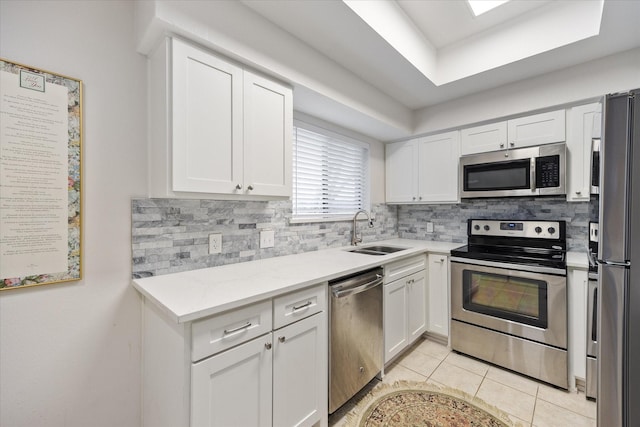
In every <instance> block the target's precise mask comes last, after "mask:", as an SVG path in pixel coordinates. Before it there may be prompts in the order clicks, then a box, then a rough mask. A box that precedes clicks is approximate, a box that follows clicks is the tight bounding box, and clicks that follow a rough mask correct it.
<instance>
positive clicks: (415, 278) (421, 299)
mask: <svg viewBox="0 0 640 427" xmlns="http://www.w3.org/2000/svg"><path fill="white" fill-rule="evenodd" d="M405 281H406V282H407V306H408V310H407V311H408V312H407V326H408V328H409V331H408V334H409V342H410V343H411V342H413V341H415V340H416V339H417V338H419V337H420V336H421V335H422V334H423V333H424V332H425V331H426V330H427V294H426V292H427V281H426V278H425V272H424V271H421V272H419V273H415V274H412V275H411V276H409V277H407V278H406V279H405Z"/></svg>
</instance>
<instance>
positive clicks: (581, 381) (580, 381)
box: [575, 377, 587, 393]
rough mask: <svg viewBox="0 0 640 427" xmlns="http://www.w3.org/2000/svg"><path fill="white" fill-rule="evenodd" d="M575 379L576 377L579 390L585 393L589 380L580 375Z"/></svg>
mask: <svg viewBox="0 0 640 427" xmlns="http://www.w3.org/2000/svg"><path fill="white" fill-rule="evenodd" d="M575 379H576V389H577V390H578V392H580V393H585V390H586V389H587V381H586V380H585V379H583V378H580V377H575Z"/></svg>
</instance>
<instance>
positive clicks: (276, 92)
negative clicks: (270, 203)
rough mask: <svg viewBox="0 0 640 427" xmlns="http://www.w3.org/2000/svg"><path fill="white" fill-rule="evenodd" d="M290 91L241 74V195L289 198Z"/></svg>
mask: <svg viewBox="0 0 640 427" xmlns="http://www.w3.org/2000/svg"><path fill="white" fill-rule="evenodd" d="M292 102H293V96H292V92H291V89H290V88H287V87H285V86H282V85H280V84H278V83H275V82H273V81H270V80H267V79H264V78H262V77H260V76H256V75H255V74H252V73H249V72H247V71H245V73H244V187H243V189H242V191H243V192H244V194H255V195H261V196H287V197H290V196H291V169H292V163H291V162H292V160H291V158H292V152H291V150H292V148H291V147H292V145H291V144H292V142H291V138H292V133H293V103H292Z"/></svg>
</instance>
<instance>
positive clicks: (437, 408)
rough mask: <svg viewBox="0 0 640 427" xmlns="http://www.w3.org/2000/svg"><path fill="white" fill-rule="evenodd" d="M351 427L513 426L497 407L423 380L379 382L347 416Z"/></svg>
mask: <svg viewBox="0 0 640 427" xmlns="http://www.w3.org/2000/svg"><path fill="white" fill-rule="evenodd" d="M347 425H348V426H352V427H399V426H402V427H512V426H513V425H514V424H513V423H512V422H511V421H510V420H509V418H508V416H507V415H506V414H505V413H504V412H502V411H500V410H499V409H497V408H495V407H493V406H491V405H488V404H486V403H484V402H483V401H481V400H480V399H477V398H474V397H472V396H470V395H468V394H466V393H464V392H462V391H460V390H456V389H450V388H440V387H437V386H434V385H431V384H427V383H422V382H409V381H398V382H396V383H394V384H393V385H388V384H382V385H380V386H378V387H376V388H375V389H373V390H372V391H371V392H370V393H369V394H367V395H366V396H365V397H364V398H363V399H362V400H361V401H360V402H359V403H358V405H357V406H356V407H355V408H354V409H353V410H352V411H351V412H350V413H349V414H348V415H347Z"/></svg>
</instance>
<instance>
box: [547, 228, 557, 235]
mask: <svg viewBox="0 0 640 427" xmlns="http://www.w3.org/2000/svg"><path fill="white" fill-rule="evenodd" d="M547 231H548V232H549V234H554V233H555V232H556V229H555V228H553V227H549V228H548V229H547Z"/></svg>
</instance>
